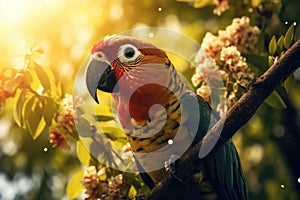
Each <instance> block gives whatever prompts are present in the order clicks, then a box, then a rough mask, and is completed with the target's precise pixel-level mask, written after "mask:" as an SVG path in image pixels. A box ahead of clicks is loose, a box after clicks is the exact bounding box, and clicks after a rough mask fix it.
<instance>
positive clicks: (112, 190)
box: [82, 166, 129, 200]
mask: <svg viewBox="0 0 300 200" xmlns="http://www.w3.org/2000/svg"><path fill="white" fill-rule="evenodd" d="M100 171H101V170H100ZM100 171H99V172H100ZM99 172H97V170H96V167H95V166H90V167H88V168H87V169H86V170H85V171H84V177H83V181H82V184H83V186H84V187H85V191H84V193H85V194H86V195H87V197H86V198H85V200H100V199H101V200H114V199H124V198H125V197H126V195H127V193H128V189H129V187H128V186H127V185H126V183H124V181H123V175H122V174H119V175H117V176H114V177H110V178H108V179H107V180H106V181H101V180H100V178H99V176H98V173H99Z"/></svg>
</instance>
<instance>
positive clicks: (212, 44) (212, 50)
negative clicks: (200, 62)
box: [201, 17, 260, 59]
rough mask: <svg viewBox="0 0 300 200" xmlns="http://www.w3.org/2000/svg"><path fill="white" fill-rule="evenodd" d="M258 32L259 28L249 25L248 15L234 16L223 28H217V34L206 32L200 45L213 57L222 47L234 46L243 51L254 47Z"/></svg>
mask: <svg viewBox="0 0 300 200" xmlns="http://www.w3.org/2000/svg"><path fill="white" fill-rule="evenodd" d="M259 34H260V29H259V28H258V27H257V26H251V25H250V19H249V17H241V18H235V19H233V21H232V24H231V25H229V26H227V27H226V29H225V30H219V31H218V35H216V36H215V35H213V34H212V33H210V32H208V33H206V35H205V37H204V38H203V41H202V45H201V47H202V48H203V49H204V50H205V52H206V53H208V55H209V56H211V57H212V58H214V59H216V57H217V56H219V54H220V52H221V50H222V48H223V47H229V46H236V47H237V49H238V50H239V51H241V52H242V53H244V52H247V50H248V49H249V48H253V47H254V45H255V43H256V42H257V37H258V35H259Z"/></svg>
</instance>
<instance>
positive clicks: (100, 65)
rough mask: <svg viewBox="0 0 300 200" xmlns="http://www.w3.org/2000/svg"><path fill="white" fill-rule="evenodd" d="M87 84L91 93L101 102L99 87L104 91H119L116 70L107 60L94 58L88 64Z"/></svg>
mask: <svg viewBox="0 0 300 200" xmlns="http://www.w3.org/2000/svg"><path fill="white" fill-rule="evenodd" d="M86 85H87V89H88V91H89V93H90V95H91V96H92V97H93V99H94V100H95V101H96V102H97V103H99V101H98V97H97V89H99V90H101V91H103V92H109V93H112V92H117V91H118V87H117V80H116V76H115V72H114V71H113V69H112V68H111V66H110V65H109V64H108V63H107V62H101V61H97V60H94V59H91V61H90V62H89V64H88V67H87V71H86Z"/></svg>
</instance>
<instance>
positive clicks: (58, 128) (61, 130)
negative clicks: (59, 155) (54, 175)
mask: <svg viewBox="0 0 300 200" xmlns="http://www.w3.org/2000/svg"><path fill="white" fill-rule="evenodd" d="M73 131H75V121H74V111H73V96H72V95H70V94H66V95H65V98H64V99H63V100H62V110H61V112H60V113H59V114H58V116H57V122H56V125H55V126H53V127H51V128H50V131H49V141H50V143H51V144H52V145H53V146H54V147H60V148H62V149H65V150H69V149H70V145H69V144H68V140H69V139H70V135H71V133H72V132H73Z"/></svg>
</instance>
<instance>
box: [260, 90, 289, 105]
mask: <svg viewBox="0 0 300 200" xmlns="http://www.w3.org/2000/svg"><path fill="white" fill-rule="evenodd" d="M265 103H266V104H268V105H269V106H271V107H273V108H277V109H285V108H286V104H285V102H284V101H283V99H282V98H281V96H280V95H279V93H278V92H277V91H274V92H273V93H272V94H271V95H270V96H269V97H268V98H267V99H266V100H265Z"/></svg>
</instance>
